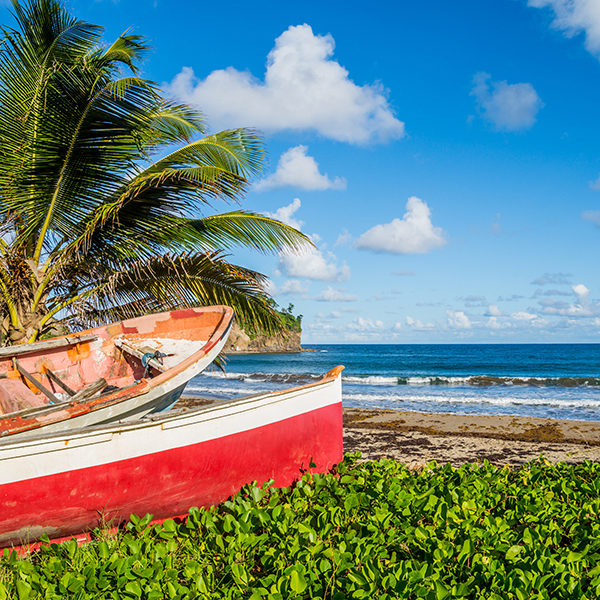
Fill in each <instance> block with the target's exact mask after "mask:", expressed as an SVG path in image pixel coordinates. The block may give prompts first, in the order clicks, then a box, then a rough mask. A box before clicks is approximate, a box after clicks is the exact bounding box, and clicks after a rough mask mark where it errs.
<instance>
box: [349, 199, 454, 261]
mask: <svg viewBox="0 0 600 600" xmlns="http://www.w3.org/2000/svg"><path fill="white" fill-rule="evenodd" d="M430 215H431V211H430V210H429V207H428V206H427V204H426V203H425V202H423V200H421V199H420V198H417V197H416V196H412V197H411V198H409V199H408V202H407V203H406V213H405V214H404V216H403V217H402V219H397V218H396V219H394V220H393V221H392V222H391V223H385V224H384V225H375V227H372V228H371V229H369V231H366V232H365V233H363V234H362V235H361V236H360V237H359V238H358V239H357V240H356V242H355V244H354V246H355V247H356V248H358V249H359V250H371V251H373V252H389V253H390V254H424V253H426V252H430V251H431V250H434V249H436V248H440V247H441V246H443V245H444V244H445V243H446V240H445V239H444V235H445V234H444V231H443V229H442V228H441V227H434V226H433V224H432V223H431V219H430Z"/></svg>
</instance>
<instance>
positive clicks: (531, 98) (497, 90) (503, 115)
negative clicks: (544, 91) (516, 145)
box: [471, 73, 544, 131]
mask: <svg viewBox="0 0 600 600" xmlns="http://www.w3.org/2000/svg"><path fill="white" fill-rule="evenodd" d="M490 79H491V75H489V74H488V73H477V74H476V75H475V77H474V78H473V84H474V85H473V89H472V90H471V96H475V101H476V102H477V110H478V112H479V114H480V115H481V116H482V117H483V118H484V119H486V120H487V121H490V122H491V123H492V124H493V125H494V126H495V127H496V129H498V130H503V131H521V130H524V129H529V128H530V127H533V125H534V123H535V121H536V116H537V114H538V111H539V110H540V109H541V108H542V107H543V106H544V104H543V102H542V101H541V99H540V97H539V96H538V94H537V92H536V91H535V89H534V88H533V86H532V85H531V84H530V83H513V84H511V83H507V82H506V81H491V82H490V81H489V80H490ZM490 85H491V87H490Z"/></svg>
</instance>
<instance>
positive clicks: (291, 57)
mask: <svg viewBox="0 0 600 600" xmlns="http://www.w3.org/2000/svg"><path fill="white" fill-rule="evenodd" d="M334 47H335V43H334V40H333V37H332V36H331V35H329V34H328V35H315V34H314V33H313V31H312V29H311V27H310V26H309V25H306V24H304V25H297V26H293V27H290V28H289V29H288V30H287V31H285V32H284V33H282V34H281V35H280V36H279V37H278V38H277V39H276V40H275V47H274V48H273V49H272V50H271V52H270V53H269V55H268V57H267V71H266V73H265V78H264V81H260V80H259V79H257V78H256V77H253V76H252V74H251V73H249V72H248V71H243V72H242V71H238V70H236V69H234V68H233V67H228V68H227V69H225V70H218V71H213V72H212V73H210V74H209V75H208V77H207V78H206V79H199V78H197V77H196V76H195V75H194V71H193V70H192V69H191V68H189V67H184V68H183V69H182V71H181V72H180V73H179V74H178V75H177V76H176V77H175V78H174V79H173V81H172V82H171V84H170V85H169V86H167V91H168V92H169V93H172V94H173V95H175V96H177V97H178V98H181V99H183V100H185V101H186V102H192V103H194V104H197V105H198V106H200V107H201V108H202V109H203V111H204V112H205V113H206V115H207V116H208V118H209V120H210V121H211V123H212V124H213V126H214V127H217V128H219V129H223V128H230V127H238V126H252V127H258V128H259V129H262V130H263V131H266V132H275V131H282V130H295V131H306V130H312V131H316V132H317V133H319V134H321V135H322V136H324V137H326V138H330V139H333V140H337V141H341V142H349V143H353V144H361V143H367V142H371V141H386V140H389V139H392V138H400V137H402V136H403V135H404V123H402V121H399V120H398V119H397V118H396V117H395V115H394V112H393V110H392V109H391V107H390V105H389V102H388V100H387V98H386V90H385V89H384V88H383V86H382V85H381V84H379V83H376V84H372V85H363V86H359V85H356V84H355V83H354V82H353V81H352V80H351V79H350V77H349V73H348V71H347V70H346V69H345V68H344V67H342V66H341V65H340V64H339V63H338V62H336V61H335V60H333V59H332V58H331V57H332V55H333V50H334Z"/></svg>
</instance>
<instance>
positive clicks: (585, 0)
mask: <svg viewBox="0 0 600 600" xmlns="http://www.w3.org/2000/svg"><path fill="white" fill-rule="evenodd" d="M527 4H528V5H529V6H533V7H535V8H544V7H548V8H551V9H552V10H553V11H554V15H555V18H554V21H553V22H552V26H553V27H554V28H555V29H561V30H562V31H563V32H564V34H565V36H567V37H573V36H575V35H577V34H579V33H582V32H585V47H586V49H587V50H588V52H590V53H591V54H594V55H595V56H597V57H598V58H600V3H598V0H529V1H528V3H527Z"/></svg>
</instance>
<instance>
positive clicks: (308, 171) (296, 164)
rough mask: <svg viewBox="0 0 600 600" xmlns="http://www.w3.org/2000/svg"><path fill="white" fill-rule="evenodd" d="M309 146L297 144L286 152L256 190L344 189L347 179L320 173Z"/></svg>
mask: <svg viewBox="0 0 600 600" xmlns="http://www.w3.org/2000/svg"><path fill="white" fill-rule="evenodd" d="M307 151H308V147H307V146H295V147H294V148H290V149H289V150H288V151H287V152H284V153H283V154H282V155H281V157H280V159H279V163H278V164H277V170H276V171H275V173H273V174H272V175H269V176H268V177H266V178H265V179H263V180H262V181H259V182H258V183H257V184H256V185H255V186H254V188H253V189H254V191H256V192H264V191H266V190H272V189H275V188H280V187H285V186H291V187H298V188H300V189H303V190H309V191H313V190H329V189H331V190H344V189H346V180H345V179H343V178H340V177H336V178H335V179H333V180H332V179H329V176H328V175H327V173H325V175H323V174H321V173H319V165H318V164H317V161H316V160H315V159H314V158H313V157H312V156H307V154H306V152H307Z"/></svg>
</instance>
